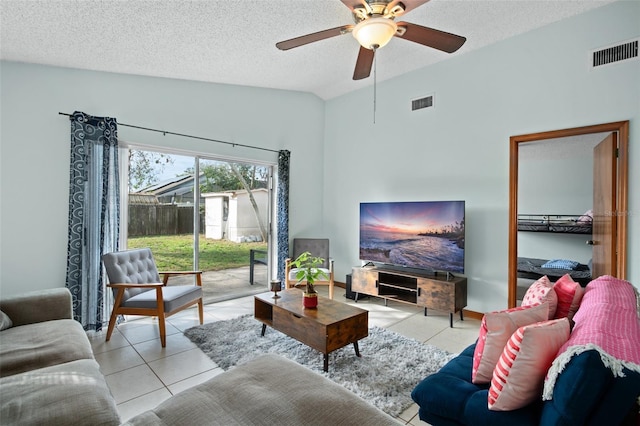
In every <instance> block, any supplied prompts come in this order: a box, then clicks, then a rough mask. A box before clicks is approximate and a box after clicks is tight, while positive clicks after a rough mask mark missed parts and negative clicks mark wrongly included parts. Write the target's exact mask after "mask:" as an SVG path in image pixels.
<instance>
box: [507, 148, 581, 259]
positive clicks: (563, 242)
mask: <svg viewBox="0 0 640 426" xmlns="http://www.w3.org/2000/svg"><path fill="white" fill-rule="evenodd" d="M562 143H563V142H562V141H556V142H554V144H555V145H559V144H562ZM564 143H566V142H564ZM575 144H577V143H575ZM575 144H574V145H575ZM583 144H584V147H583V152H581V153H580V154H573V156H572V150H571V149H565V150H560V149H558V150H553V146H551V147H550V146H548V145H545V146H546V147H547V148H546V151H547V153H548V154H547V155H542V154H543V153H537V152H535V153H534V152H530V151H529V149H530V148H531V144H524V145H523V146H522V147H520V148H519V160H518V213H519V214H536V215H540V214H543V215H548V216H552V215H573V216H576V217H577V216H579V215H581V214H583V213H586V212H587V211H588V210H590V209H592V208H593V155H592V149H593V148H592V146H593V145H594V144H593V143H590V142H586V141H585V142H583ZM549 149H551V151H549ZM573 151H576V149H574V150H573ZM587 153H588V154H587ZM591 239H592V236H591V234H578V235H576V234H563V233H557V234H554V233H547V232H526V231H522V232H518V256H523V257H534V258H540V259H571V260H576V261H578V262H580V263H583V264H585V265H586V264H588V263H589V260H590V259H591V257H592V251H593V250H592V246H590V245H587V244H586V242H587V241H588V240H591Z"/></svg>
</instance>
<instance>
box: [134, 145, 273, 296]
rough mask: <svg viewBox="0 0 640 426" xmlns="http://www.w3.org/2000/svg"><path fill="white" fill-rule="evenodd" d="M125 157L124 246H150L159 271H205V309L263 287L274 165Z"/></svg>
mask: <svg viewBox="0 0 640 426" xmlns="http://www.w3.org/2000/svg"><path fill="white" fill-rule="evenodd" d="M128 159H129V161H128V164H127V166H128V174H127V183H128V185H127V186H128V189H129V191H128V194H127V200H126V201H125V202H126V209H125V212H126V215H125V217H127V238H126V246H127V247H128V248H138V247H150V248H151V249H152V251H153V254H154V258H155V260H156V263H157V264H158V268H159V269H160V270H192V269H198V270H202V271H203V286H204V296H205V302H207V303H211V302H214V301H220V300H225V299H230V298H235V297H240V296H243V295H249V294H254V293H257V292H263V291H265V290H266V289H267V283H268V282H269V275H270V274H269V264H270V262H269V259H270V256H269V254H270V252H271V250H269V244H268V242H269V240H270V238H269V235H270V234H271V231H270V226H271V223H272V222H273V221H272V220H271V217H272V211H273V209H272V208H271V206H272V205H273V203H272V201H271V200H272V189H271V187H272V185H270V182H271V181H272V173H273V166H272V165H264V164H253V163H248V162H247V163H242V162H230V161H225V160H223V159H214V158H208V157H203V156H198V155H194V156H189V155H182V154H176V153H172V152H156V151H150V150H142V149H130V150H129V155H128ZM123 192H125V191H123ZM252 259H253V260H254V261H253V262H251V260H252ZM192 279H193V278H192V277H185V278H180V277H176V278H172V280H176V281H171V282H170V284H172V283H175V284H179V283H180V280H192Z"/></svg>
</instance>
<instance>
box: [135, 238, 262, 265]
mask: <svg viewBox="0 0 640 426" xmlns="http://www.w3.org/2000/svg"><path fill="white" fill-rule="evenodd" d="M127 245H128V248H130V249H134V248H143V247H149V248H150V249H151V252H152V253H153V258H154V259H155V261H156V265H157V266H158V269H159V270H161V271H170V270H174V271H185V270H192V269H193V235H191V234H185V235H160V236H153V237H133V238H129V240H128V241H127ZM250 249H262V250H266V249H267V244H266V243H264V242H263V243H234V242H230V241H226V240H208V239H206V238H204V235H200V265H199V269H200V270H201V271H220V270H222V269H231V268H238V267H240V266H248V265H249V250H250Z"/></svg>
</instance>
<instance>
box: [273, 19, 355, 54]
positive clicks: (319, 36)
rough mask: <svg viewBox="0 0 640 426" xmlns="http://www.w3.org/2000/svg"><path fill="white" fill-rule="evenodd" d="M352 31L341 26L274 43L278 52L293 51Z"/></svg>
mask: <svg viewBox="0 0 640 426" xmlns="http://www.w3.org/2000/svg"><path fill="white" fill-rule="evenodd" d="M352 29H353V25H343V26H341V27H336V28H330V29H328V30H324V31H318V32H317V33H312V34H307V35H303V36H300V37H296V38H292V39H289V40H285V41H281V42H278V43H276V47H277V48H278V49H280V50H289V49H293V48H294V47H299V46H304V45H305V44H309V43H313V42H315V41H320V40H324V39H327V38H331V37H336V36H339V35H342V34H346V33H348V32H349V31H351V30H352Z"/></svg>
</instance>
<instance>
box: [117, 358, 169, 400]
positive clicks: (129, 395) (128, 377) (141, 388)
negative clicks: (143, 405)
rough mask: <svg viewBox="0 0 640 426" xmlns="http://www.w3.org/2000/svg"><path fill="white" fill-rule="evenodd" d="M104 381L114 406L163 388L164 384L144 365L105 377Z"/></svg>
mask: <svg viewBox="0 0 640 426" xmlns="http://www.w3.org/2000/svg"><path fill="white" fill-rule="evenodd" d="M105 379H106V381H107V385H108V386H109V389H110V390H111V395H113V398H114V399H115V401H116V404H121V403H123V402H126V401H129V400H130V399H133V398H137V397H139V396H142V395H145V394H148V393H149V392H153V391H156V390H158V389H163V388H164V384H163V383H162V382H161V381H160V379H158V377H157V376H156V375H155V374H154V373H153V371H152V370H151V368H149V366H148V365H146V364H143V365H139V366H137V367H133V368H129V369H127V370H123V371H120V372H118V373H113V374H109V375H106V376H105Z"/></svg>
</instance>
